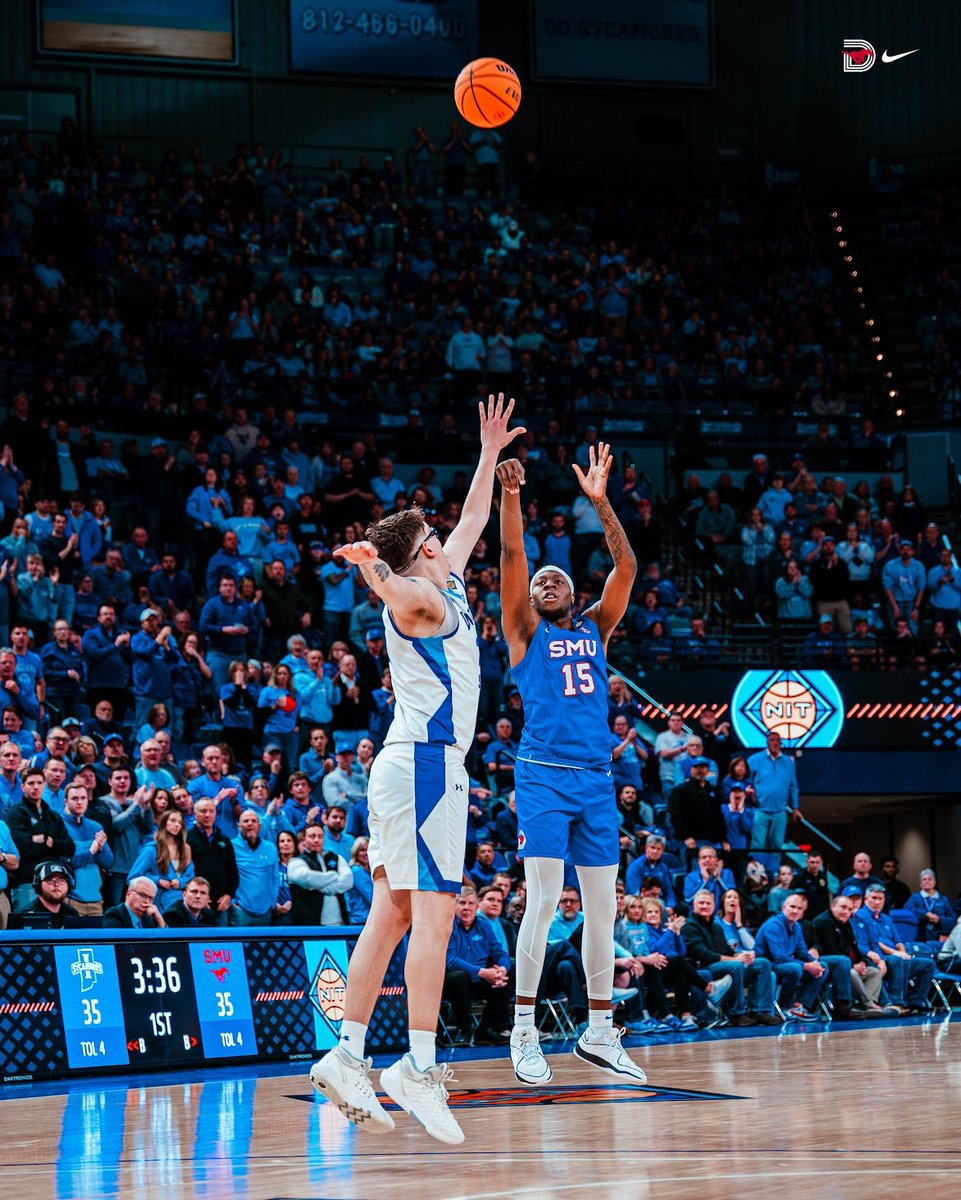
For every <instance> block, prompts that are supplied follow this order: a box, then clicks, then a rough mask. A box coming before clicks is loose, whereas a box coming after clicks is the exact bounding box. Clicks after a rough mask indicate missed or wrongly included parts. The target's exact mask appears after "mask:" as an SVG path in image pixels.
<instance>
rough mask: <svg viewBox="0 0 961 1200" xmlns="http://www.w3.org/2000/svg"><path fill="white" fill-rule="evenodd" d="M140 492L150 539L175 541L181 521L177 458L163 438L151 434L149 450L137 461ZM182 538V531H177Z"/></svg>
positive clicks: (181, 500) (159, 541)
mask: <svg viewBox="0 0 961 1200" xmlns="http://www.w3.org/2000/svg"><path fill="white" fill-rule="evenodd" d="M137 465H138V469H139V476H140V478H139V483H140V495H141V496H142V498H143V505H144V517H145V518H146V525H147V531H148V532H149V534H150V540H151V541H152V542H154V543H155V544H156V545H163V544H164V543H165V542H167V541H170V540H177V531H178V526H180V527H182V524H183V498H182V497H181V494H180V487H179V483H178V472H177V460H176V459H175V458H174V456H173V455H172V454H171V453H170V450H169V449H168V447H167V442H166V439H165V438H162V437H155V438H154V439H153V441H152V442H151V443H150V453H149V454H148V455H147V456H146V457H144V458H142V459H140V460H139V461H138V464H137ZM180 536H181V538H182V536H183V534H182V532H181V533H180Z"/></svg>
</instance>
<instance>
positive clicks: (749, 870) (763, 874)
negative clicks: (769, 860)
mask: <svg viewBox="0 0 961 1200" xmlns="http://www.w3.org/2000/svg"><path fill="white" fill-rule="evenodd" d="M744 874H745V875H746V876H747V878H748V879H753V880H754V882H755V883H759V882H760V881H761V880H762V879H764V880H766V879H767V871H765V870H764V867H763V866H762V865H761V864H760V863H759V862H750V863H748V864H747V867H746V868H745V871H744Z"/></svg>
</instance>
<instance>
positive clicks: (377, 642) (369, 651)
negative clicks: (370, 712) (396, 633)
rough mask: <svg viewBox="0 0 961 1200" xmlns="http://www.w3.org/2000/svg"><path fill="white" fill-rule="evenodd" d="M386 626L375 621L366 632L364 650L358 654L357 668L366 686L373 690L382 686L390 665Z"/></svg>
mask: <svg viewBox="0 0 961 1200" xmlns="http://www.w3.org/2000/svg"><path fill="white" fill-rule="evenodd" d="M384 642H385V635H384V626H383V623H382V622H381V621H376V622H373V623H372V624H371V625H369V626H368V627H367V630H366V631H365V633H364V647H365V648H364V650H363V651H362V653H360V654H359V655H358V656H357V670H358V672H359V674H360V677H361V679H362V680H363V681H364V684H365V686H366V687H367V688H368V689H369V690H370V691H371V692H373V691H374V690H375V688H379V687H380V681H381V680H382V679H383V677H384V672H385V671H386V670H387V669H388V667H389V666H390V663H389V661H388V658H387V650H386V648H385V644H384Z"/></svg>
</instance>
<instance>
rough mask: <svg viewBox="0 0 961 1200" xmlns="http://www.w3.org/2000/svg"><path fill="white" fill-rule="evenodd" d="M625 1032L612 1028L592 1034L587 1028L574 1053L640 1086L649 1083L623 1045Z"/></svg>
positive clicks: (578, 1040) (593, 1064) (585, 1060)
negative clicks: (605, 1031) (622, 1039)
mask: <svg viewBox="0 0 961 1200" xmlns="http://www.w3.org/2000/svg"><path fill="white" fill-rule="evenodd" d="M623 1033H624V1030H623V1029H611V1030H610V1031H609V1032H607V1033H602V1034H592V1033H591V1031H590V1029H585V1031H584V1032H583V1033H582V1034H581V1036H580V1037H579V1038H578V1039H577V1042H576V1044H575V1046H574V1050H573V1052H572V1053H574V1054H575V1055H576V1056H577V1057H578V1058H581V1059H583V1060H584V1062H587V1063H590V1064H591V1066H592V1067H600V1068H601V1069H602V1070H604V1071H610V1073H611V1074H612V1075H618V1076H620V1077H621V1078H623V1079H627V1080H630V1082H631V1083H636V1084H637V1085H638V1086H640V1085H641V1084H642V1083H647V1076H646V1075H645V1074H644V1072H643V1071H642V1070H641V1068H640V1067H639V1066H637V1064H636V1063H633V1062H631V1060H630V1059H629V1058H628V1057H627V1051H626V1050H625V1049H624V1047H623V1046H622V1045H621V1037H622V1036H623Z"/></svg>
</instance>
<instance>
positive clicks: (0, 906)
mask: <svg viewBox="0 0 961 1200" xmlns="http://www.w3.org/2000/svg"><path fill="white" fill-rule="evenodd" d="M19 866H20V851H19V850H18V849H17V843H16V842H15V841H14V840H13V834H12V833H11V832H10V827H9V825H8V824H7V823H6V821H2V820H0V929H6V927H7V918H8V917H9V916H10V898H9V896H8V895H7V886H8V884H9V883H10V876H9V874H8V871H15V870H16V869H17V867H19Z"/></svg>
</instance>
